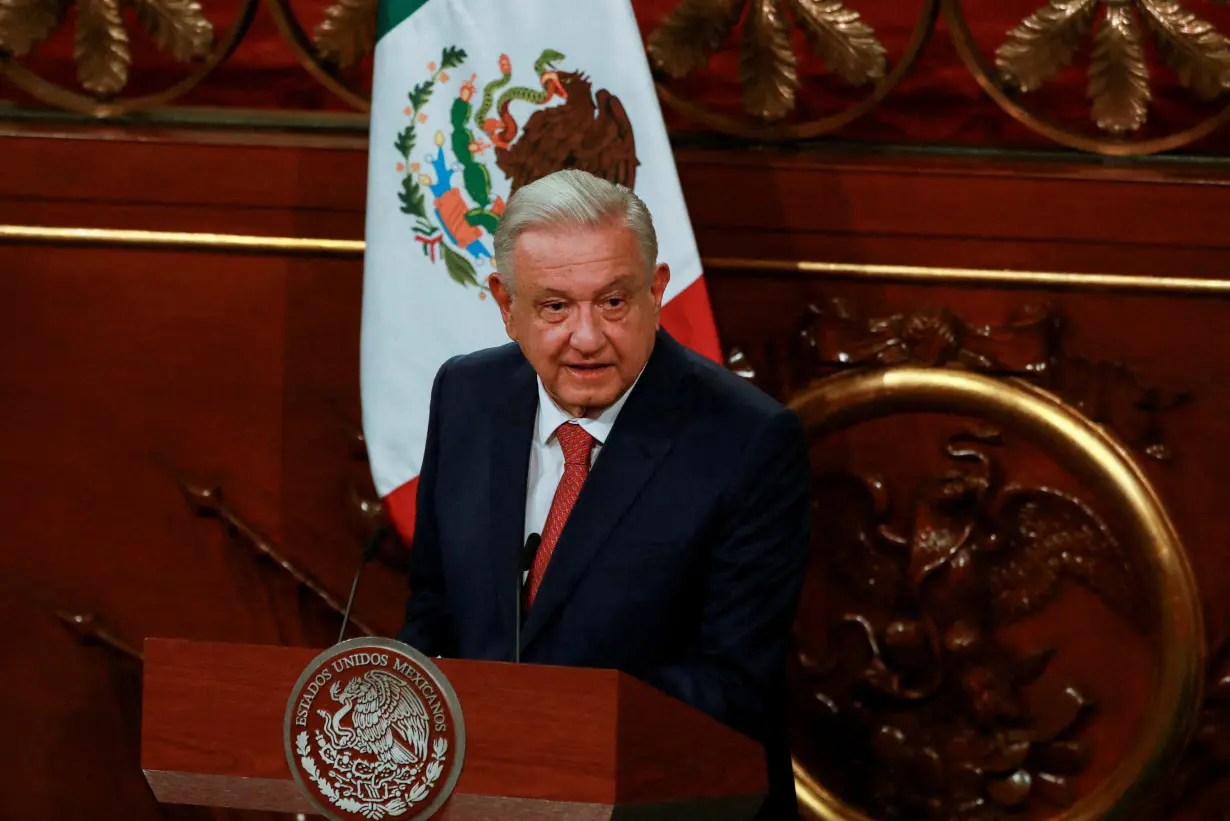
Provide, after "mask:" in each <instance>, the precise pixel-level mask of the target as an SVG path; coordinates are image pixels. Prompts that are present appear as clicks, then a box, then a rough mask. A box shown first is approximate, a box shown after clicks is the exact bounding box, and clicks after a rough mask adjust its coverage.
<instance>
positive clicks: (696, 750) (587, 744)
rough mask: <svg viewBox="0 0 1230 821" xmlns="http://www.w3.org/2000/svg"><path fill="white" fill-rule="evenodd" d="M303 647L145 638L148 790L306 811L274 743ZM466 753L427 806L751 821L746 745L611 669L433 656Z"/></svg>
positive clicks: (475, 811) (756, 761) (482, 812)
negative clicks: (456, 774)
mask: <svg viewBox="0 0 1230 821" xmlns="http://www.w3.org/2000/svg"><path fill="white" fill-rule="evenodd" d="M319 652H320V651H319V650H317V649H312V648H300V647H277V646H266V645H251V644H218V643H209V642H194V641H182V640H172V639H148V640H147V641H146V643H145V673H144V690H143V696H142V701H143V709H142V727H141V767H142V769H143V770H144V771H145V778H146V780H147V781H148V782H149V785H150V787H151V788H152V789H153V791H154V795H155V796H157V798H158V800H159V801H162V802H165V803H173V804H197V805H205V806H213V807H231V808H237V809H254V810H273V811H281V812H288V813H298V812H301V813H307V814H309V815H311V814H314V813H315V810H314V809H313V807H312V805H311V804H310V803H309V802H308V800H307V798H306V797H305V796H304V795H303V794H302V792H301V791H300V789H299V787H298V785H297V784H296V783H295V781H294V780H293V778H292V776H291V772H290V768H289V766H288V765H287V762H286V754H285V752H284V750H283V740H282V739H283V717H284V715H285V711H286V702H287V699H288V697H289V695H290V693H291V690H292V689H293V688H294V685H295V681H296V679H297V678H298V676H299V674H300V673H301V672H302V671H303V669H304V668H305V667H306V666H307V665H308V664H309V663H310V662H311V661H312V660H313V659H314V658H315V657H316V656H317V655H318V653H319ZM435 663H436V665H437V666H438V667H439V668H440V670H441V671H442V672H443V673H444V675H445V676H446V677H447V678H448V679H449V681H450V683H451V684H452V686H453V689H454V690H455V691H456V693H457V698H458V701H459V702H460V704H461V710H462V714H463V716H464V721H465V728H466V752H465V760H464V765H463V768H462V771H461V776H460V779H459V780H458V781H457V785H456V788H455V790H454V791H453V794H452V797H451V798H450V799H449V801H448V803H446V804H445V805H444V806H443V808H442V809H441V811H440V812H438V813H437V814H436V815H435V816H434V818H439V819H446V821H479V820H480V819H482V821H488V820H489V819H490V820H492V821H494V819H501V820H504V819H509V820H512V819H552V821H564V820H565V819H567V820H568V821H572V819H584V821H597V819H635V820H636V821H640V819H663V820H665V819H672V821H692V819H696V821H700V820H701V819H704V821H726V819H729V820H730V821H734V820H735V819H750V818H752V817H753V816H754V815H755V813H756V810H757V809H758V808H759V806H760V804H761V802H762V800H763V798H764V794H765V791H766V789H767V781H766V772H765V769H766V768H765V761H764V752H763V749H762V748H761V746H760V745H759V744H757V743H756V742H754V741H752V740H750V739H748V738H747V737H745V736H743V735H740V734H738V733H736V732H734V731H732V730H730V729H729V728H727V727H725V726H724V725H722V724H720V723H719V722H717V721H714V720H713V719H711V718H710V717H709V716H707V715H705V714H703V713H701V712H699V711H697V710H695V709H693V708H691V707H689V706H687V705H685V704H683V703H682V702H679V701H677V700H675V699H673V698H670V697H669V696H667V695H665V694H663V693H661V692H659V691H658V690H656V689H654V688H653V687H650V686H648V685H646V684H644V683H642V682H640V681H638V680H636V679H634V678H632V677H630V676H628V675H625V674H622V673H619V672H616V671H613V670H592V669H580V668H571V667H548V666H539V665H529V664H509V663H499V662H478V661H459V660H453V659H437V660H435Z"/></svg>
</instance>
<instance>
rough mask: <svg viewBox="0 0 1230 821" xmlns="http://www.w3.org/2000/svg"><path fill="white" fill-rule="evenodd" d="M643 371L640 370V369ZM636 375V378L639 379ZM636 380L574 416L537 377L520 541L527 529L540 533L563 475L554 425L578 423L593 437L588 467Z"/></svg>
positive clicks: (527, 532) (561, 452)
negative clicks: (607, 401) (602, 405)
mask: <svg viewBox="0 0 1230 821" xmlns="http://www.w3.org/2000/svg"><path fill="white" fill-rule="evenodd" d="M642 373H644V371H642ZM640 379H641V378H640V376H639V375H638V376H637V377H636V382H639V381H640ZM636 382H633V383H632V387H630V388H628V389H627V390H626V391H624V393H623V396H621V397H619V399H617V400H615V403H614V404H612V405H611V406H610V407H608V408H606V410H604V411H602V412H601V413H599V414H598V415H597V416H595V417H594V418H592V419H589V418H585V419H577V418H575V417H573V416H570V415H569V414H568V413H566V412H565V411H564V410H563V409H561V408H560V406H559V405H557V404H555V400H554V399H552V398H551V396H550V395H549V394H548V393H547V389H546V388H545V387H544V386H543V384H542V379H541V378H540V379H539V380H538V415H537V416H536V417H535V418H534V434H533V435H534V441H533V443H532V444H531V446H530V467H529V481H528V482H527V483H526V486H525V532H524V533H523V534H521V538H522V541H524V540H525V539H528V538H529V536H530V534H531V533H539V534H541V533H542V529H543V527H545V526H546V523H547V514H548V513H550V512H551V501H552V500H553V499H554V498H555V488H556V487H557V486H558V485H559V482H560V479H562V478H564V449H563V448H562V447H560V443H559V440H558V439H557V438H556V437H555V429H556V428H558V427H559V426H560V425H562V424H564V423H565V422H570V423H572V424H574V425H580V426H581V427H582V428H584V429H585V431H586V432H587V433H588V434H589V435H590V436H592V437H594V439H595V440H596V441H595V442H594V449H593V452H592V453H591V454H590V457H589V464H590V467H593V465H594V462H595V461H596V460H597V458H598V454H599V453H600V452H601V451H602V446H603V445H604V444H605V443H606V440H607V438H608V437H609V436H610V435H611V428H613V427H615V419H616V418H617V417H618V416H619V412H620V411H621V410H622V409H623V406H624V404H625V403H626V402H627V401H628V397H629V396H631V395H632V391H634V390H636Z"/></svg>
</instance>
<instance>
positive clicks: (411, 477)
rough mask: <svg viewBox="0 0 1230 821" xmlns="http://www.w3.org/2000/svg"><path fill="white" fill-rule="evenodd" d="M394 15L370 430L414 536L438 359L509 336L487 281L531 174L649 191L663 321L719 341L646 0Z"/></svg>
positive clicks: (375, 139) (384, 484)
mask: <svg viewBox="0 0 1230 821" xmlns="http://www.w3.org/2000/svg"><path fill="white" fill-rule="evenodd" d="M377 25H378V31H377V37H378V39H377V42H376V53H375V73H374V78H373V94H372V118H371V148H370V160H369V168H368V200H367V225H366V234H367V253H366V257H365V261H364V281H363V331H362V343H361V349H362V355H361V389H362V403H363V430H364V434H365V436H366V440H367V445H368V454H369V457H370V460H371V466H372V473H373V477H374V479H375V485H376V490H377V492H378V493H379V494H380V495H381V497H383V498H384V500H385V503H386V504H387V506H388V508H389V512H390V514H391V517H392V519H393V522H394V524H395V525H396V526H397V528H398V531H399V532H400V533H401V534H402V536H403V537H404V538H406V539H407V540H408V539H409V538H410V537H411V535H412V533H413V526H414V495H415V485H416V482H415V479H416V477H417V475H418V472H419V466H420V464H421V460H422V455H423V446H424V442H425V439H426V435H427V416H428V405H429V400H430V394H431V385H432V382H433V380H434V378H435V375H436V371H437V370H438V369H439V367H440V366H441V365H442V364H443V363H444V362H445V360H447V359H448V358H450V357H452V356H454V355H456V354H459V353H465V352H469V351H474V350H478V349H480V348H486V347H492V346H495V345H501V344H504V343H506V342H508V337H507V336H505V334H504V329H503V325H502V323H501V322H500V316H499V309H498V307H497V306H496V304H495V300H493V299H492V298H491V295H490V294H489V293H488V292H487V290H486V279H487V276H488V275H489V274H490V273H491V272H492V271H493V270H494V267H493V265H494V263H493V256H492V252H493V248H492V237H493V235H494V233H495V229H496V226H497V225H498V224H499V220H500V214H502V213H503V211H504V205H505V203H506V202H507V201H508V198H509V196H510V195H511V194H512V193H513V192H514V191H515V190H516V189H517V187H518V186H521V185H525V184H527V183H529V182H531V181H533V180H535V179H537V178H539V177H541V176H544V175H546V174H549V173H551V172H553V171H556V170H558V169H560V168H566V167H575V168H581V169H584V170H586V171H589V172H591V173H593V174H596V175H598V176H601V177H604V178H606V179H609V180H612V181H615V182H619V183H622V184H623V185H626V186H628V187H629V188H632V189H633V190H634V191H636V193H637V195H638V196H640V197H641V199H642V200H644V201H645V204H646V205H647V206H648V207H649V210H650V212H651V213H652V214H653V217H654V224H655V227H656V228H657V232H658V245H659V256H660V259H661V261H663V262H666V263H667V264H669V265H670V267H671V281H670V287H669V288H668V290H667V292H666V297H665V299H666V306H665V308H664V310H663V326H664V327H665V328H666V330H667V331H669V332H670V333H671V334H672V335H673V336H674V337H675V338H676V339H678V340H679V341H680V342H681V343H683V344H685V345H688V346H690V347H692V348H693V349H695V350H697V351H699V352H701V353H703V354H705V355H707V356H710V357H712V358H714V359H718V358H719V357H720V353H719V347H718V339H717V333H716V330H715V328H714V324H713V317H712V313H711V311H710V308H709V298H708V295H707V293H706V291H705V284H704V280H703V279H702V277H701V267H700V255H699V253H698V251H697V249H696V241H695V239H694V238H693V236H692V228H691V224H690V222H689V220H688V213H687V208H686V206H685V205H684V200H683V195H682V193H681V192H680V188H679V178H678V174H677V172H676V170H675V165H674V158H673V157H672V155H671V149H670V144H669V143H668V141H667V136H666V129H665V126H664V125H663V122H662V112H661V109H660V108H659V104H658V100H657V96H656V95H655V93H654V87H653V81H652V80H651V78H650V73H649V64H648V62H647V60H646V58H645V52H644V47H643V45H642V43H641V38H640V33H639V31H638V30H637V25H636V20H635V18H634V17H633V13H632V8H631V6H630V4H629V0H515V2H514V1H513V0H381V2H380V6H379V21H378V24H377Z"/></svg>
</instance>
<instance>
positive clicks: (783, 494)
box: [646, 410, 811, 737]
mask: <svg viewBox="0 0 1230 821" xmlns="http://www.w3.org/2000/svg"><path fill="white" fill-rule="evenodd" d="M810 474H811V471H810V467H809V460H808V444H807V438H806V435H805V434H804V431H803V426H802V423H801V422H800V421H799V418H798V417H797V416H796V415H795V414H794V412H793V411H790V410H783V411H781V412H780V413H779V414H778V415H777V416H775V417H773V419H772V420H771V421H770V422H769V423H768V424H767V425H766V426H765V428H764V430H763V431H762V432H761V434H760V435H759V436H758V437H757V438H756V439H755V440H754V441H753V443H752V445H751V447H750V448H749V450H748V453H747V457H746V458H745V460H744V466H743V469H742V470H741V471H740V473H739V475H738V477H737V478H736V480H735V482H734V484H733V486H732V487H731V488H730V489H729V491H728V493H727V495H726V497H725V499H724V506H725V509H726V512H725V513H724V514H722V515H721V517H720V518H719V520H718V524H717V527H716V528H715V531H714V533H715V535H714V537H713V542H712V543H711V544H712V546H711V549H710V551H709V554H708V555H709V566H708V577H707V579H706V582H705V592H704V605H703V612H702V618H701V625H700V630H699V633H698V636H697V639H696V641H695V642H694V643H693V645H692V646H691V647H689V648H688V650H687V651H686V652H685V653H684V657H683V658H680V659H679V660H678V661H675V662H672V663H670V664H667V665H664V666H662V667H659V668H657V669H655V670H653V671H652V672H651V673H650V674H649V675H648V676H647V677H646V679H647V681H649V683H651V684H653V685H655V686H657V687H658V688H659V689H661V690H663V691H665V692H666V693H668V694H670V695H672V696H674V697H676V698H678V699H680V700H682V701H685V702H687V703H688V704H691V705H693V706H694V707H697V708H698V709H700V710H703V711H704V712H706V713H709V714H710V715H711V716H713V717H714V718H716V719H718V720H719V721H723V722H725V723H727V724H729V725H731V726H732V727H735V728H736V729H739V730H741V731H743V732H745V733H747V734H749V735H752V736H754V737H760V736H761V735H762V732H763V729H764V723H765V721H766V720H767V715H768V713H769V710H770V708H771V707H772V706H773V705H772V704H771V703H770V701H771V700H776V699H777V698H778V697H779V696H778V693H777V692H776V691H777V689H778V687H779V684H780V683H781V680H782V674H783V672H784V669H785V662H786V654H787V652H788V649H789V646H790V635H791V627H792V624H793V621H794V617H795V612H796V609H797V607H798V599H799V593H800V590H801V589H802V584H803V574H804V571H805V569H806V565H807V554H808V550H809V544H810V533H811V512H810V511H811V505H810V488H809V483H810Z"/></svg>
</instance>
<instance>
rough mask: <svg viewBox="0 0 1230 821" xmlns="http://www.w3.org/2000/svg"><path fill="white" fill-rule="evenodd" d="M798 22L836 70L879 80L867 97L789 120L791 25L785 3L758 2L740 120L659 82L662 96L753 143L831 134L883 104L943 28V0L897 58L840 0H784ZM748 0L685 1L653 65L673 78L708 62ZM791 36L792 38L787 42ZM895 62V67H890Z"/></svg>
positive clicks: (793, 72)
mask: <svg viewBox="0 0 1230 821" xmlns="http://www.w3.org/2000/svg"><path fill="white" fill-rule="evenodd" d="M783 1H784V3H785V4H786V5H788V6H789V8H790V10H791V12H792V14H793V16H792V18H791V19H792V20H793V21H794V25H795V26H797V27H798V28H800V29H801V30H802V31H803V33H804V35H805V36H806V39H807V42H808V44H809V45H810V47H811V49H812V51H814V52H815V53H816V54H817V55H819V56H820V57H821V58H822V59H823V60H824V61H825V62H826V64H827V65H828V68H829V70H830V71H831V72H832V73H833V74H836V75H837V76H838V77H841V78H842V80H843V81H845V82H846V83H848V84H850V85H855V86H860V85H871V86H872V88H871V90H870V92H869V93H868V95H867V96H866V97H864V98H863V99H862V100H861V101H860V102H858V103H856V104H855V105H852V106H850V107H849V108H846V109H843V110H842V111H839V112H837V113H836V114H833V115H831V116H828V117H822V118H820V119H818V120H810V121H807V122H787V121H785V117H786V116H787V115H788V114H790V113H791V112H792V111H793V110H794V108H795V92H796V91H797V89H798V87H799V78H798V75H797V61H796V57H795V53H794V50H793V48H792V47H791V46H790V43H789V34H790V31H791V23H790V22H789V21H788V20H787V19H786V18H785V17H784V16H783V14H782V11H783V9H782V3H781V2H778V0H752V2H751V8H750V9H749V10H748V15H747V16H748V20H749V21H750V25H749V23H745V24H744V37H743V41H742V45H741V57H742V59H741V64H740V86H741V89H742V91H743V102H744V109H745V110H746V111H748V112H750V113H751V114H752V119H739V118H736V117H731V116H727V115H725V114H722V113H719V112H717V111H714V110H712V109H710V108H708V107H707V106H705V105H703V104H701V103H698V102H696V101H695V100H694V99H693V98H692V97H691V95H688V94H685V93H676V92H675V91H673V90H672V89H671V87H670V85H669V84H668V83H667V82H665V81H659V82H658V83H657V89H658V98H659V99H660V100H661V101H662V102H663V103H665V104H666V105H669V106H670V107H671V108H673V109H675V110H676V111H679V112H680V113H682V114H683V115H685V116H686V117H688V118H689V119H692V120H695V121H696V122H698V123H701V124H703V125H706V126H708V127H710V128H712V129H714V130H715V131H718V132H721V133H724V134H730V135H733V136H736V137H742V138H744V139H749V140H770V141H785V140H803V139H810V138H812V137H818V136H820V135H822V134H828V133H831V132H833V131H836V130H837V129H839V128H842V127H844V126H846V125H848V124H849V123H851V122H853V121H854V120H857V119H858V118H859V117H862V116H863V115H864V114H866V113H867V112H868V111H870V110H871V109H873V108H875V107H876V106H877V105H878V104H879V103H880V101H881V100H883V99H884V98H885V97H886V96H887V95H888V93H889V92H891V91H892V90H893V88H895V87H896V86H897V84H898V83H899V82H901V80H902V78H903V77H905V75H906V74H908V73H909V71H910V70H911V69H912V68H913V67H914V64H915V63H916V62H917V61H918V58H919V56H920V55H921V54H922V51H923V48H924V47H925V46H926V44H927V42H928V40H929V39H930V38H931V33H932V32H933V31H934V30H935V22H936V20H937V19H938V17H939V4H940V0H922V11H921V13H920V15H919V18H918V22H917V23H916V24H915V26H914V31H913V34H912V35H911V37H910V42H909V44H908V45H907V46H906V49H905V52H904V53H903V54H902V55H901V56H900V57H899V58H897V59H896V60H895V61H893V60H889V58H888V56H887V53H886V52H885V50H884V47H883V45H882V44H881V43H880V41H879V39H878V38H877V37H876V35H875V32H874V31H873V30H872V29H871V27H870V26H868V25H867V24H866V23H864V22H863V20H862V18H861V17H860V16H859V14H858V13H857V12H856V11H854V10H852V9H850V8H849V7H847V5H846V4H845V3H844V2H840V1H839V0H783ZM746 6H748V0H683V2H681V3H679V5H677V6H676V7H675V8H674V9H673V10H672V12H671V13H670V14H668V15H667V17H666V18H665V19H664V21H663V23H662V26H661V27H659V28H658V29H657V30H656V31H654V33H653V34H651V35H650V37H649V41H648V45H647V53H648V55H649V59H650V62H651V63H652V64H653V65H654V66H655V67H656V68H657V69H658V71H659V72H660V73H661V74H662V75H663V76H664V77H666V78H680V77H684V76H687V75H688V74H690V73H691V72H693V71H696V70H697V69H699V68H702V67H704V65H705V64H706V63H707V62H708V60H709V57H710V56H711V55H712V54H713V53H714V52H716V51H717V50H719V49H720V48H721V47H722V46H723V45H724V44H725V42H726V40H727V39H728V35H729V34H730V33H731V29H732V28H733V26H734V24H735V23H736V22H737V21H738V19H739V16H740V14H741V13H742V12H743V10H744V7H746ZM783 37H784V38H785V39H784V40H783ZM890 65H891V67H892V70H891V71H890V70H889V66H890Z"/></svg>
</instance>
